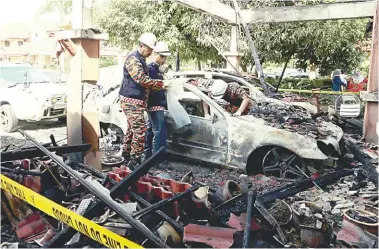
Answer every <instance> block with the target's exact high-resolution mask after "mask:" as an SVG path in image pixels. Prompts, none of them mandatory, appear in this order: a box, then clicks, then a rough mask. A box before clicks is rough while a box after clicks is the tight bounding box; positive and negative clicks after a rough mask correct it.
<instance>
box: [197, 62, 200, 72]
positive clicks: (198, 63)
mask: <svg viewBox="0 0 379 249" xmlns="http://www.w3.org/2000/svg"><path fill="white" fill-rule="evenodd" d="M197 69H198V70H199V71H201V62H200V61H199V60H197Z"/></svg>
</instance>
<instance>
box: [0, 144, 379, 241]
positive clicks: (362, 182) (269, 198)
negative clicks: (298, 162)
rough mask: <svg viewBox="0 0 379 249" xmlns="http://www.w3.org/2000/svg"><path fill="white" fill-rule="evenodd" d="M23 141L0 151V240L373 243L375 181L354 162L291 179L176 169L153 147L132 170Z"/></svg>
mask: <svg viewBox="0 0 379 249" xmlns="http://www.w3.org/2000/svg"><path fill="white" fill-rule="evenodd" d="M33 143H34V144H35V146H36V147H37V148H38V150H37V151H34V152H32V153H31V152H30V151H28V152H27V153H25V152H24V151H12V153H11V154H9V152H7V153H8V154H5V153H2V156H4V155H5V156H6V157H8V158H7V159H8V161H7V162H5V161H3V162H2V164H1V169H2V174H1V188H2V196H1V205H2V208H1V211H2V214H1V218H2V226H1V233H2V234H1V239H2V243H5V244H7V245H12V243H16V244H17V246H19V247H35V248H39V247H47V248H50V247H52V248H64V247H70V248H72V247H92V248H103V247H110V248H123V247H140V246H142V247H151V248H157V247H174V248H186V247H187V248H192V247H202V248H204V247H214V248H230V247H234V248H238V247H240V248H241V247H243V248H246V247H273V248H283V247H298V248H300V247H346V246H349V247H353V246H360V247H369V248H376V247H377V246H378V237H377V236H376V233H377V231H378V226H379V220H378V213H379V211H378V193H377V187H376V186H375V183H374V182H373V181H371V180H370V179H369V178H367V172H366V170H365V168H363V167H360V165H358V164H356V165H350V164H344V165H341V166H340V167H336V168H333V169H332V170H330V171H329V172H326V173H324V174H323V175H318V176H317V177H314V178H313V179H308V178H304V179H301V180H297V181H292V180H289V179H281V178H275V177H272V176H270V177H268V176H265V175H255V176H248V175H244V174H240V173H237V172H233V171H228V170H225V169H222V170H221V169H214V168H208V169H206V168H199V167H193V168H192V169H190V170H189V168H182V167H177V168H176V167H175V165H176V164H173V165H171V166H170V165H167V163H164V162H163V163H162V162H159V161H158V158H159V155H160V153H161V152H162V150H160V151H159V152H158V153H156V154H155V155H153V156H152V157H151V158H149V159H147V160H145V161H144V162H143V163H142V164H141V165H140V166H138V167H136V168H135V169H134V170H133V171H132V170H130V169H129V168H128V167H126V166H124V165H123V163H122V162H121V163H120V162H119V161H118V160H117V157H116V156H113V157H112V158H113V159H112V158H109V157H107V159H109V160H108V161H104V163H108V164H109V165H108V169H106V170H103V171H98V170H95V169H93V168H90V167H88V166H87V165H84V164H82V163H79V162H76V161H72V160H68V158H67V154H71V153H73V152H75V150H77V149H78V148H74V149H75V150H74V149H73V148H71V147H69V146H67V147H65V148H64V150H63V149H62V148H51V150H53V151H56V154H57V155H60V156H61V157H60V156H57V155H56V154H54V153H51V152H49V151H48V150H44V148H43V147H41V145H40V144H38V143H37V142H35V141H34V142H33ZM37 148H36V149H37ZM87 149H88V148H87ZM82 150H84V149H82ZM62 151H63V153H62ZM64 162H66V163H64ZM118 164H120V165H118ZM316 186H318V187H316ZM5 244H3V245H5Z"/></svg>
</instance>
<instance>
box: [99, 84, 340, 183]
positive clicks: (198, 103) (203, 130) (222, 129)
mask: <svg viewBox="0 0 379 249" xmlns="http://www.w3.org/2000/svg"><path fill="white" fill-rule="evenodd" d="M183 80H185V81H187V82H191V80H192V79H191V78H184V79H180V82H182V81H183ZM177 82H179V81H178V80H173V84H180V83H177ZM183 88H184V94H182V96H180V97H179V99H180V100H179V102H180V104H181V105H182V106H183V107H184V109H185V110H186V112H187V114H188V116H189V118H190V120H191V124H190V125H189V126H188V127H184V128H185V129H177V128H176V125H175V122H174V121H173V118H172V116H171V115H170V113H169V112H168V111H166V112H165V116H166V121H167V127H168V152H169V153H172V154H175V155H179V156H184V157H188V158H191V159H195V160H199V161H204V162H208V163H212V164H217V165H221V166H226V167H229V168H234V169H241V170H243V171H245V172H246V173H247V174H256V173H259V172H263V173H264V174H266V175H274V176H277V177H283V178H302V177H304V173H306V172H307V169H308V166H315V165H321V164H320V161H323V160H326V161H327V160H328V159H330V158H331V157H338V156H339V155H340V154H341V151H340V146H339V142H340V141H341V138H342V136H343V132H342V130H341V129H340V128H339V127H338V126H335V125H334V124H332V123H329V122H327V121H325V120H324V119H322V118H312V117H311V116H310V115H309V113H308V112H307V111H306V110H305V109H304V108H301V107H294V106H291V105H287V104H282V103H279V104H278V103H275V102H276V101H271V100H268V101H265V99H266V98H261V99H260V100H258V99H256V100H254V99H252V101H253V102H254V105H253V106H254V108H255V109H254V108H253V109H252V112H251V115H245V116H240V117H233V115H232V114H231V113H229V112H227V111H226V110H225V109H224V108H223V106H222V105H220V104H219V103H218V102H216V101H215V100H213V99H211V98H209V97H208V96H207V94H205V93H204V91H203V89H201V88H199V87H198V86H195V85H193V84H190V83H183ZM118 90H119V89H118V87H115V88H114V89H113V91H112V92H110V93H108V94H107V96H105V98H104V100H103V102H102V107H101V108H99V109H100V110H102V111H101V112H102V113H100V121H101V126H102V127H103V128H104V127H105V128H108V127H109V125H110V124H111V125H112V126H113V127H118V128H119V130H121V131H125V130H126V129H127V122H126V117H125V115H124V114H123V113H122V111H121V108H120V105H119V97H118ZM203 102H205V103H206V104H208V106H209V107H210V111H211V113H212V115H211V116H210V117H208V118H206V117H205V115H204V111H203ZM269 108H271V109H273V110H275V111H277V112H279V113H275V112H274V113H270V112H269V111H267V110H268V109H269ZM283 108H284V109H283ZM260 109H262V112H260V111H259V110H260ZM265 111H266V113H264V112H265ZM286 113H288V115H286ZM266 114H267V115H266ZM279 114H280V115H279ZM276 116H280V118H279V119H278V120H274V119H275V118H276ZM121 133H122V132H120V134H121ZM315 162H317V163H316V164H315Z"/></svg>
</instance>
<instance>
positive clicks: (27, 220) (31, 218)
mask: <svg viewBox="0 0 379 249" xmlns="http://www.w3.org/2000/svg"><path fill="white" fill-rule="evenodd" d="M40 219H41V215H40V214H39V213H34V214H32V215H29V216H28V217H26V218H25V219H23V220H22V221H20V222H19V223H18V224H17V227H23V226H25V225H26V224H28V223H31V222H33V221H38V220H40Z"/></svg>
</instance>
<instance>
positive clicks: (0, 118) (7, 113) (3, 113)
mask: <svg viewBox="0 0 379 249" xmlns="http://www.w3.org/2000/svg"><path fill="white" fill-rule="evenodd" d="M17 124H18V119H17V118H16V116H15V114H14V111H13V109H12V107H11V106H10V105H9V104H5V105H1V106H0V129H1V130H2V131H3V132H13V131H15V130H16V127H17Z"/></svg>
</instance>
